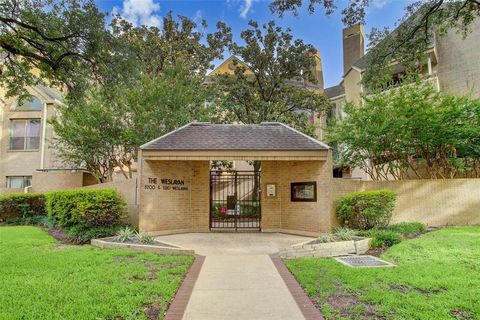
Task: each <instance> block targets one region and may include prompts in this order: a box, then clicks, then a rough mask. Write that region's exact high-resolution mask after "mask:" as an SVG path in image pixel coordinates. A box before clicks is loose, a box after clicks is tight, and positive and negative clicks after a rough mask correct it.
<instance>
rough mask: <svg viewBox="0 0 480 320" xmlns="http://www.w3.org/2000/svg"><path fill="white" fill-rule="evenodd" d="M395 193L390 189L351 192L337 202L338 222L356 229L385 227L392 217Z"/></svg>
mask: <svg viewBox="0 0 480 320" xmlns="http://www.w3.org/2000/svg"><path fill="white" fill-rule="evenodd" d="M396 197H397V194H396V193H395V192H393V191H391V190H374V191H361V192H353V193H349V194H346V195H344V196H343V197H341V198H340V199H339V200H338V202H337V208H336V213H337V217H338V219H339V220H340V222H341V223H342V224H343V225H345V226H347V227H349V228H351V229H357V230H368V229H372V228H382V227H386V226H387V225H388V223H389V222H390V219H391V218H392V214H393V209H394V208H395V200H396Z"/></svg>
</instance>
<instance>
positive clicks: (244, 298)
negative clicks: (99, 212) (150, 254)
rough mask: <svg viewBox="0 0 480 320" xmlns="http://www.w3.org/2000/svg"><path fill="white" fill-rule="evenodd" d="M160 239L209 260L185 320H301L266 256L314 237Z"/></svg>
mask: <svg viewBox="0 0 480 320" xmlns="http://www.w3.org/2000/svg"><path fill="white" fill-rule="evenodd" d="M157 239H159V240H160V241H166V242H170V243H173V244H177V245H180V246H182V247H185V248H189V249H194V250H195V252H196V253H197V254H200V255H204V256H206V258H205V262H204V264H203V266H202V269H201V271H200V274H199V277H198V279H197V282H196V283H195V286H194V288H193V292H192V295H191V297H190V301H189V302H188V305H187V309H186V310H185V314H184V316H183V319H184V320H190V319H192V320H193V319H194V320H203V319H205V320H207V319H208V320H220V319H230V320H237V319H238V320H239V319H248V320H254V319H259V320H269V319H272V320H273V319H275V320H282V319H285V320H287V319H288V320H297V319H298V320H301V319H304V317H303V315H302V312H301V311H300V309H299V307H298V305H297V303H296V302H295V300H294V299H293V297H292V295H291V294H290V291H289V290H288V288H287V286H286V285H285V283H284V281H283V280H282V278H281V276H280V275H279V273H278V271H277V269H276V268H275V266H274V264H273V263H272V260H271V259H270V257H269V256H268V255H269V254H271V253H275V252H277V251H278V250H279V249H281V248H284V247H286V246H289V245H292V244H295V243H299V242H303V241H307V240H309V239H311V238H307V237H301V236H293V235H286V234H279V233H187V234H178V235H169V236H160V237H158V238H157Z"/></svg>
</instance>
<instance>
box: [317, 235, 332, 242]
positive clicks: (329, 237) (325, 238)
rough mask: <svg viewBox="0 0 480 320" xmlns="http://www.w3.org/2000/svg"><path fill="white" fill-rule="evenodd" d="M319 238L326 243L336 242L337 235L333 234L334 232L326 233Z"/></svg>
mask: <svg viewBox="0 0 480 320" xmlns="http://www.w3.org/2000/svg"><path fill="white" fill-rule="evenodd" d="M318 240H319V241H320V242H323V243H325V242H334V241H335V237H334V236H333V234H332V233H326V234H322V235H321V236H320V237H319V238H318Z"/></svg>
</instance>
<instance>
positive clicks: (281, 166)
mask: <svg viewBox="0 0 480 320" xmlns="http://www.w3.org/2000/svg"><path fill="white" fill-rule="evenodd" d="M331 172H332V168H331V161H262V189H263V190H264V191H263V192H262V230H263V231H282V232H291V233H298V234H305V235H318V234H319V233H321V232H325V231H328V230H330V229H331V228H332V226H333V225H334V223H335V220H334V219H333V218H332V205H331V203H332V201H331V193H330V187H331V181H332V178H331ZM308 181H315V182H316V183H317V201H316V202H292V201H291V199H290V184H291V183H292V182H308ZM268 183H275V184H276V185H277V195H276V197H273V198H270V197H267V196H266V192H265V190H266V185H267V184H268Z"/></svg>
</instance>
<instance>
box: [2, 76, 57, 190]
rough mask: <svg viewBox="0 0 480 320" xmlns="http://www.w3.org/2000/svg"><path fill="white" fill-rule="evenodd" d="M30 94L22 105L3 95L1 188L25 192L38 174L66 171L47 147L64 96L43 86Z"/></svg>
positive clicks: (17, 100) (35, 88) (30, 90)
mask: <svg viewBox="0 0 480 320" xmlns="http://www.w3.org/2000/svg"><path fill="white" fill-rule="evenodd" d="M0 90H3V89H0ZM28 91H29V93H30V95H31V97H30V98H28V99H24V100H23V101H20V100H19V99H18V98H16V97H13V98H6V97H5V92H4V91H0V96H1V99H0V173H1V174H0V188H8V189H19V188H25V187H28V186H30V185H31V183H32V176H33V174H34V173H35V172H36V171H37V170H42V169H43V170H45V169H53V168H64V166H63V165H62V163H60V162H59V161H58V160H57V159H56V157H55V154H54V150H53V149H52V148H51V147H50V145H49V143H48V141H49V140H50V139H52V137H53V129H52V127H51V126H50V125H49V124H48V122H47V120H48V119H49V118H50V117H52V115H53V114H54V110H55V107H56V106H58V105H59V104H61V103H62V101H63V96H62V94H61V92H60V91H58V90H56V89H53V88H49V87H46V86H44V85H36V86H34V87H31V88H28Z"/></svg>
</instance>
